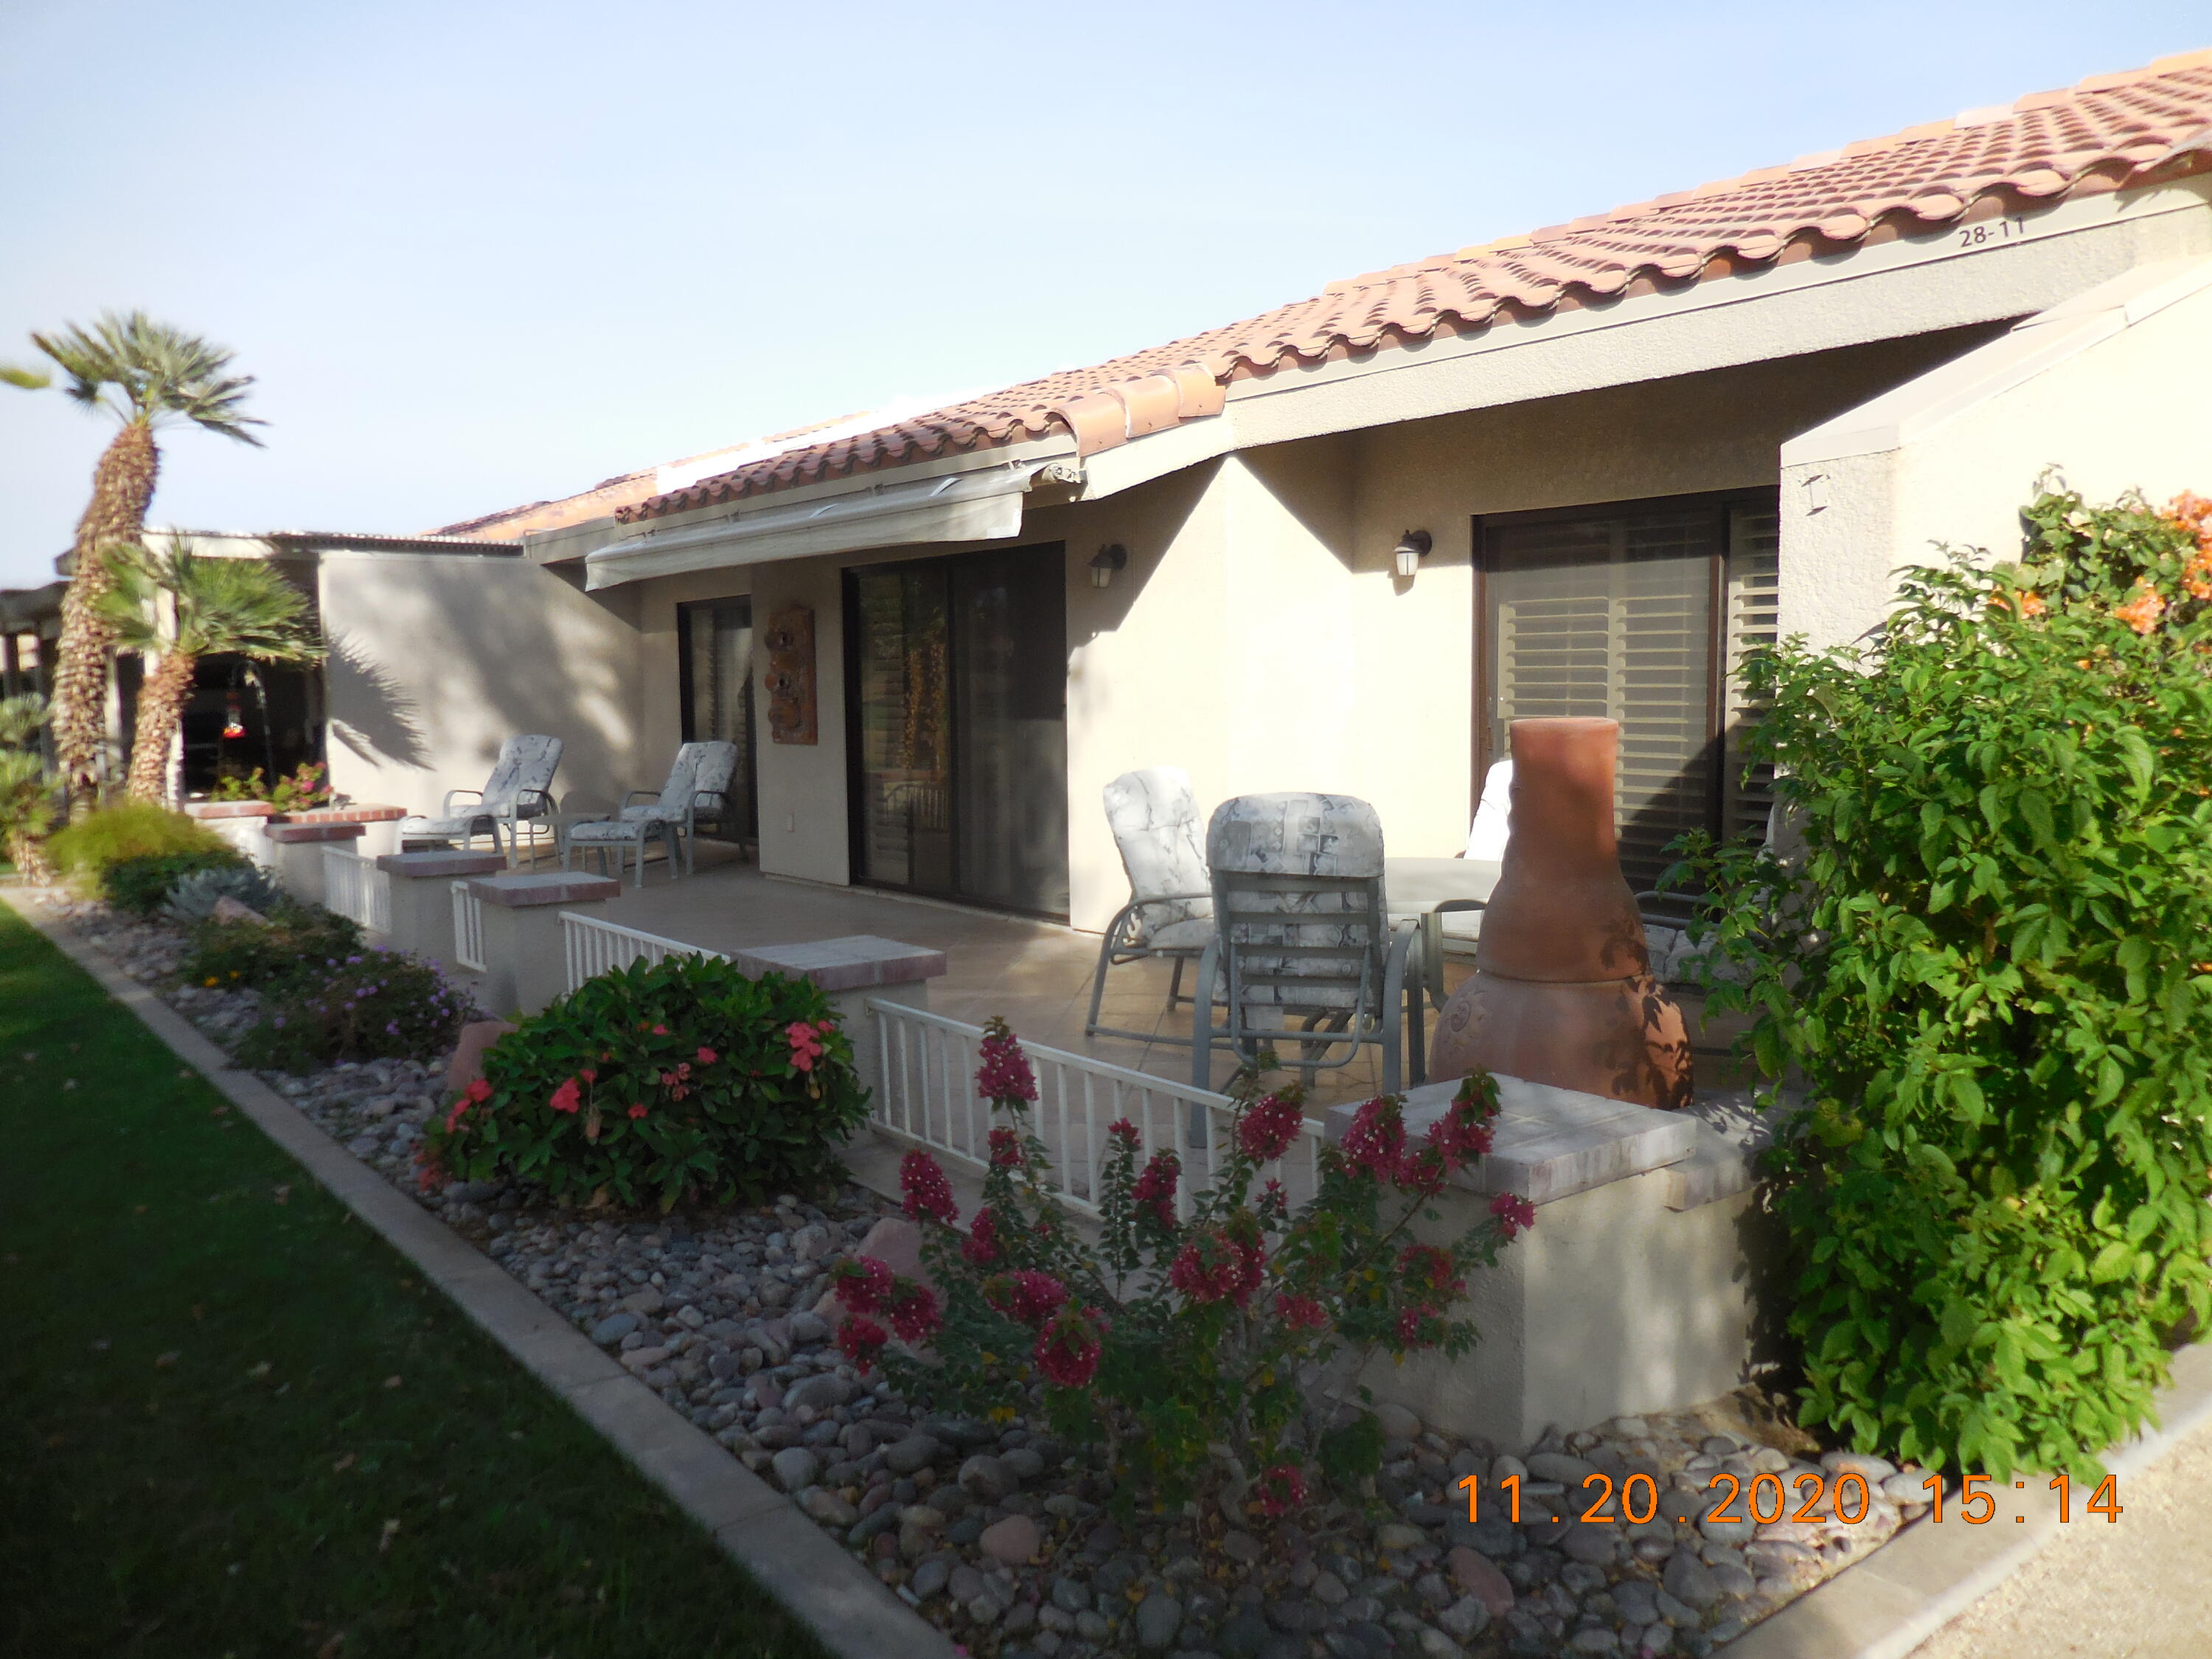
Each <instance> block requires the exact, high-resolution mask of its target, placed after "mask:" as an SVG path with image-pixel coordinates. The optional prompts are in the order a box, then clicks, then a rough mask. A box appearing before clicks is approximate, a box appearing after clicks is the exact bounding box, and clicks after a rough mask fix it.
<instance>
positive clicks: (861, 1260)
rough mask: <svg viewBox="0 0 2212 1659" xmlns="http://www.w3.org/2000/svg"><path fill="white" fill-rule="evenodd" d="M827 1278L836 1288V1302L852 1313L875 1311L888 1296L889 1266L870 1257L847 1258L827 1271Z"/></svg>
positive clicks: (890, 1278) (885, 1262) (890, 1279)
mask: <svg viewBox="0 0 2212 1659" xmlns="http://www.w3.org/2000/svg"><path fill="white" fill-rule="evenodd" d="M829 1278H830V1279H831V1281H832V1282H833V1283H834V1284H835V1285H836V1287H837V1300H838V1301H840V1302H842V1304H844V1305H845V1306H846V1307H847V1308H848V1309H849V1310H851V1311H852V1312H854V1313H856V1314H871V1313H873V1312H875V1311H876V1310H877V1309H878V1308H880V1307H882V1306H883V1305H884V1297H887V1296H889V1295H890V1293H891V1284H892V1279H893V1275H892V1273H891V1267H890V1262H888V1261H878V1260H877V1258H875V1257H874V1256H872V1255H858V1256H847V1257H846V1258H845V1259H844V1260H843V1261H840V1262H839V1263H838V1264H837V1265H836V1267H832V1268H830V1270H829Z"/></svg>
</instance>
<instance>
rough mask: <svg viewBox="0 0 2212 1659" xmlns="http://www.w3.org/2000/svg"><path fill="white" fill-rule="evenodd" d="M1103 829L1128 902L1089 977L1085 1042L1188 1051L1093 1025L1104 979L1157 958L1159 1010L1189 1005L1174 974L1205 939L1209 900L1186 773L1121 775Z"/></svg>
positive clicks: (1179, 1039)
mask: <svg viewBox="0 0 2212 1659" xmlns="http://www.w3.org/2000/svg"><path fill="white" fill-rule="evenodd" d="M1105 795H1106V822H1107V823H1108V824H1109V825H1110V826H1111V827H1112V829H1113V831H1114V845H1115V847H1116V848H1119V849H1120V851H1121V867H1122V868H1123V869H1124V870H1126V871H1127V872H1128V874H1129V902H1127V904H1125V905H1123V906H1122V907H1121V909H1120V910H1119V911H1117V912H1116V913H1115V917H1114V920H1113V921H1110V922H1109V923H1108V924H1107V926H1106V937H1105V938H1104V939H1103V940H1101V941H1100V942H1099V945H1098V969H1097V972H1096V973H1094V974H1093V975H1091V1017H1090V1018H1088V1019H1086V1020H1085V1022H1084V1024H1083V1034H1084V1035H1085V1036H1115V1037H1133V1038H1135V1039H1136V1040H1137V1041H1139V1042H1172V1043H1176V1044H1178V1045H1182V1044H1188V1042H1190V1039H1189V1038H1188V1037H1186V1036H1173V1035H1167V1036H1163V1035H1160V1034H1158V1033H1156V1032H1152V1031H1137V1030H1124V1029H1121V1028H1119V1027H1116V1026H1110V1025H1102V1024H1099V1023H1098V1010H1099V1006H1100V1005H1101V1004H1102V1003H1103V1000H1105V996H1106V973H1107V970H1108V969H1111V968H1120V967H1122V966H1125V965H1126V964H1127V963H1132V962H1142V961H1145V960H1146V959H1147V958H1148V957H1164V958H1165V959H1166V960H1168V961H1170V962H1172V963H1174V964H1175V971H1174V973H1173V975H1171V976H1170V979H1169V981H1168V1003H1167V1011H1168V1012H1170V1013H1173V1012H1175V1010H1176V1006H1178V1005H1179V1004H1181V1003H1184V1002H1188V1001H1189V1000H1190V999H1189V998H1188V997H1187V996H1185V995H1184V994H1183V990H1182V970H1183V969H1184V968H1185V966H1187V965H1188V964H1189V963H1194V962H1196V961H1197V960H1198V959H1199V957H1200V956H1202V955H1204V954H1205V951H1206V944H1207V941H1209V940H1210V939H1212V937H1213V920H1212V918H1213V896H1212V887H1211V878H1209V877H1208V876H1207V874H1206V854H1205V852H1204V850H1203V849H1202V848H1200V846H1199V827H1198V798H1197V796H1195V795H1194V794H1193V793H1191V787H1190V774H1189V773H1188V772H1186V771H1184V770H1183V769H1182V768H1181V767H1179V766H1152V767H1146V768H1145V769H1143V770H1141V771H1137V772H1124V773H1123V774H1122V775H1121V776H1120V777H1118V778H1116V779H1115V780H1114V781H1113V782H1111V783H1109V784H1108V785H1107V786H1106V790H1105Z"/></svg>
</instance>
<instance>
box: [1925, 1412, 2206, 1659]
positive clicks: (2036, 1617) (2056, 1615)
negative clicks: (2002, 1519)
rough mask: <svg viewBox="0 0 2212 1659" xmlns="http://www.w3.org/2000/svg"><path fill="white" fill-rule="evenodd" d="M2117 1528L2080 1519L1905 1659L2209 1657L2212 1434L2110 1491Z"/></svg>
mask: <svg viewBox="0 0 2212 1659" xmlns="http://www.w3.org/2000/svg"><path fill="white" fill-rule="evenodd" d="M2119 1496H2120V1504H2121V1511H2120V1518H2119V1519H2118V1521H2117V1522H2106V1521H2104V1520H2102V1519H2101V1518H2100V1519H2097V1520H2096V1521H2094V1522H2093V1523H2090V1524H2086V1525H2085V1524H2084V1523H2083V1521H2082V1519H2081V1516H2079V1515H2078V1514H2077V1515H2076V1516H2075V1520H2074V1522H2072V1524H2070V1525H2069V1526H2067V1527H2065V1528H2062V1529H2061V1530H2060V1532H2059V1534H2058V1536H2057V1538H2056V1539H2055V1540H2054V1541H2052V1542H2051V1544H2050V1546H2049V1547H2046V1548H2045V1550H2044V1551H2043V1553H2041V1554H2039V1555H2038V1556H2037V1557H2036V1558H2035V1559H2033V1560H2032V1561H2030V1562H2029V1563H2028V1564H2027V1565H2026V1566H2025V1567H2023V1568H2021V1570H2020V1571H2018V1572H2016V1573H2015V1574H2014V1575H2013V1576H2012V1577H2010V1578H2008V1579H2006V1580H2005V1581H2004V1583H2002V1584H2000V1585H1998V1586H1997V1587H1996V1589H1993V1590H1991V1591H1990V1593H1989V1594H1988V1595H1985V1596H1984V1597H1983V1598H1982V1599H1981V1600H1980V1601H1977V1602H1976V1603H1975V1604H1974V1605H1973V1606H1972V1607H1970V1608H1968V1609H1967V1611H1966V1613H1962V1614H1960V1616H1959V1617H1958V1618H1957V1619H1954V1620H1952V1621H1951V1622H1950V1623H1949V1624H1948V1625H1946V1626H1944V1627H1943V1628H1942V1630H1940V1631H1938V1632H1936V1634H1935V1635H1934V1636H1933V1637H1931V1638H1929V1639H1928V1640H1927V1641H1926V1642H1924V1643H1923V1644H1921V1645H1920V1646H1919V1647H1918V1648H1917V1649H1916V1650H1914V1659H2024V1656H2028V1655H2033V1656H2036V1659H2046V1656H2048V1659H2059V1656H2075V1655H2078V1656H2080V1659H2202V1656H2204V1655H2208V1654H2212V1568H2208V1566H2207V1565H2206V1562H2205V1554H2206V1551H2207V1550H2208V1548H2212V1425H2205V1426H2203V1427H2201V1428H2199V1429H2197V1431H2195V1432H2194V1433H2192V1434H2190V1435H2188V1436H2186V1437H2185V1438H2183V1439H2182V1440H2181V1442H2180V1443H2179V1444H2177V1445H2176V1446H2174V1447H2173V1449H2172V1450H2171V1451H2169V1452H2167V1453H2166V1455H2165V1456H2164V1457H2162V1458H2161V1459H2160V1460H2159V1462H2156V1463H2155V1464H2154V1465H2152V1466H2151V1467H2150V1468H2146V1469H2144V1470H2143V1471H2142V1473H2141V1474H2134V1475H2124V1476H2122V1477H2121V1479H2120V1481H2119Z"/></svg>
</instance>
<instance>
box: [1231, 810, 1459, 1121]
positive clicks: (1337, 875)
mask: <svg viewBox="0 0 2212 1659" xmlns="http://www.w3.org/2000/svg"><path fill="white" fill-rule="evenodd" d="M1206 863H1207V864H1208V866H1211V869H1212V878H1213V879H1212V888H1213V924H1214V931H1213V938H1212V941H1211V942H1210V943H1209V944H1208V945H1207V946H1206V954H1205V956H1204V957H1202V958H1201V959H1200V963H1199V977H1198V982H1199V987H1200V990H1201V993H1203V991H1205V990H1206V989H1207V988H1211V989H1212V991H1213V993H1214V997H1215V1000H1218V1002H1219V1003H1220V1004H1221V1005H1222V1009H1221V1023H1220V1024H1216V1020H1215V1010H1214V1009H1213V1007H1212V1006H1210V1005H1209V1004H1208V1002H1207V1001H1206V1000H1205V998H1204V996H1203V995H1202V994H1201V996H1200V1000H1199V1001H1198V1002H1197V1004H1196V1006H1195V1007H1194V1010H1193V1014H1194V1024H1195V1027H1196V1030H1197V1039H1196V1041H1195V1042H1194V1043H1193V1044H1192V1049H1191V1080H1192V1082H1193V1083H1194V1084H1195V1085H1197V1086H1199V1087H1200V1088H1201V1089H1203V1088H1210V1087H1212V1060H1213V1044H1214V1043H1215V1042H1216V1041H1217V1040H1218V1041H1222V1042H1227V1043H1228V1044H1229V1045H1230V1046H1231V1048H1233V1049H1234V1050H1235V1051H1236V1052H1237V1054H1240V1055H1247V1056H1249V1055H1250V1054H1256V1053H1257V1052H1258V1051H1259V1050H1261V1048H1273V1049H1275V1050H1276V1053H1277V1057H1278V1058H1279V1059H1281V1060H1284V1061H1285V1062H1286V1064H1287V1065H1289V1066H1291V1067H1292V1068H1294V1069H1296V1070H1297V1071H1298V1072H1299V1073H1302V1074H1303V1076H1304V1080H1305V1081H1306V1083H1307V1084H1308V1085H1311V1083H1312V1081H1313V1075H1314V1073H1316V1072H1317V1071H1334V1070H1336V1069H1339V1068H1340V1067H1342V1066H1349V1065H1351V1064H1352V1062H1353V1061H1354V1060H1357V1059H1358V1054H1359V1050H1360V1049H1361V1048H1365V1047H1374V1048H1380V1049H1381V1050H1382V1053H1383V1092H1384V1093H1386V1094H1395V1093H1396V1092H1397V1091H1398V1087H1399V1080H1400V1070H1401V1057H1403V1056H1405V1055H1406V1054H1407V1052H1408V1050H1407V1045H1406V1042H1405V1039H1406V1038H1407V1036H1411V1038H1412V1045H1411V1050H1410V1054H1411V1070H1412V1073H1413V1082H1415V1083H1419V1082H1420V1081H1422V1079H1423V1078H1424V1076H1425V1070H1424V1063H1425V1062H1424V1054H1423V1050H1424V1048H1425V1043H1424V1042H1423V1036H1422V1010H1421V985H1420V981H1419V978H1418V976H1416V977H1415V978H1413V980H1412V981H1410V982H1409V981H1408V979H1407V959H1408V957H1409V955H1410V953H1411V951H1412V950H1413V944H1414V940H1415V938H1416V936H1417V933H1418V931H1419V930H1418V929H1417V928H1416V927H1413V925H1412V924H1410V923H1407V924H1406V925H1403V926H1401V927H1395V928H1394V927H1391V925H1390V923H1389V905H1388V902H1387V901H1386V899H1385V896H1384V893H1383V823H1382V820H1381V819H1380V818H1379V817H1376V812H1375V809H1374V808H1373V807H1372V806H1370V805H1368V804H1367V803H1366V802H1365V801H1364V800H1358V799H1353V798H1352V797H1351V796H1349V795H1317V794H1304V793H1296V794H1272V795H1240V796H1238V797H1237V798H1236V799H1233V800H1227V801H1224V802H1223V803H1222V804H1221V805H1219V806H1218V807H1217V808H1215V809H1214V813H1213V817H1212V822H1211V823H1208V824H1207V826H1206ZM1409 1026H1410V1030H1409V1029H1408V1027H1409ZM1291 1048H1295V1049H1296V1050H1297V1054H1296V1057H1295V1058H1294V1057H1292V1055H1291V1054H1290V1053H1289V1052H1287V1051H1288V1050H1290V1049H1291Z"/></svg>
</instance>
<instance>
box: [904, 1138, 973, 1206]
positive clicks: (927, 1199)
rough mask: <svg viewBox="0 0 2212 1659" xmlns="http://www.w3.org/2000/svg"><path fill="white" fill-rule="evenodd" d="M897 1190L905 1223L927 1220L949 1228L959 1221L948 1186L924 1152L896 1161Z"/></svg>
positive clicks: (949, 1183)
mask: <svg viewBox="0 0 2212 1659" xmlns="http://www.w3.org/2000/svg"><path fill="white" fill-rule="evenodd" d="M899 1190H900V1191H901V1192H902V1193H903V1194H906V1214H907V1219H908V1220H909V1221H920V1220H921V1219H922V1218H924V1217H927V1218H929V1219H930V1220H933V1221H942V1222H945V1224H947V1225H951V1223H953V1222H955V1221H957V1220H958V1219H959V1218H960V1211H959V1207H958V1206H957V1205H955V1204H954V1203H953V1201H952V1185H951V1182H948V1181H946V1180H945V1171H944V1170H942V1169H940V1168H939V1167H938V1163H937V1160H936V1159H935V1158H932V1157H931V1156H930V1155H929V1154H928V1153H927V1152H921V1151H919V1150H917V1151H915V1152H908V1154H907V1155H906V1156H905V1157H904V1158H901V1159H900V1160H899Z"/></svg>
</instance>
